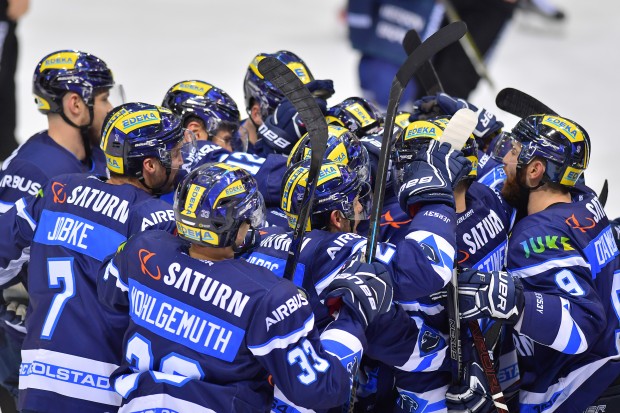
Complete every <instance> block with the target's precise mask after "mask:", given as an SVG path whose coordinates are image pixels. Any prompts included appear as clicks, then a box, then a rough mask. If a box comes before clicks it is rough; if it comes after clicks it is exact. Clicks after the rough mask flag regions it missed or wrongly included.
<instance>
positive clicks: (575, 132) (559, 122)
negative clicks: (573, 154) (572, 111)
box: [542, 116, 584, 143]
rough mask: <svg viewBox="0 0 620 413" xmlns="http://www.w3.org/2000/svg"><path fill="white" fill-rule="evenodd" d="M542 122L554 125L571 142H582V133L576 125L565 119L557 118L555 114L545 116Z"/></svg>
mask: <svg viewBox="0 0 620 413" xmlns="http://www.w3.org/2000/svg"><path fill="white" fill-rule="evenodd" d="M542 124H543V125H548V126H551V127H555V128H556V129H558V130H559V131H560V132H561V133H562V135H564V136H566V138H567V139H568V140H569V141H571V142H573V143H575V142H582V141H583V140H584V137H583V133H582V132H581V131H580V130H579V128H578V127H577V125H575V124H574V123H572V122H569V121H568V120H566V119H562V118H557V117H555V116H545V117H544V118H543V121H542Z"/></svg>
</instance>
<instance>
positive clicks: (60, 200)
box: [52, 182, 67, 204]
mask: <svg viewBox="0 0 620 413" xmlns="http://www.w3.org/2000/svg"><path fill="white" fill-rule="evenodd" d="M52 194H54V203H55V204H64V203H65V202H66V201H67V193H66V192H65V184H61V183H60V182H53V183H52Z"/></svg>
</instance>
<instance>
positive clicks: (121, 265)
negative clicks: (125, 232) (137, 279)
mask: <svg viewBox="0 0 620 413" xmlns="http://www.w3.org/2000/svg"><path fill="white" fill-rule="evenodd" d="M126 244H127V243H126V242H124V243H122V244H121V245H120V246H119V247H118V250H117V251H116V253H115V254H113V255H110V256H109V257H107V258H106V259H105V260H104V261H103V263H102V265H101V267H100V268H99V274H98V276H97V296H98V298H99V302H100V303H101V304H103V305H104V306H105V307H107V308H109V309H111V310H114V311H117V312H121V313H127V312H128V309H129V296H128V295H127V292H128V291H129V284H128V280H127V275H126V274H127V271H126V270H125V260H126V259H125V254H123V251H124V248H125V245H126Z"/></svg>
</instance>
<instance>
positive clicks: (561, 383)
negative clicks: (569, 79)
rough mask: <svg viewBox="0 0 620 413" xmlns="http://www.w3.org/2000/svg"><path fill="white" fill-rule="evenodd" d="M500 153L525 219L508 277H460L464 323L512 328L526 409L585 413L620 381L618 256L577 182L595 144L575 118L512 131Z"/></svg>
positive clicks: (594, 203) (595, 206)
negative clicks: (488, 321)
mask: <svg viewBox="0 0 620 413" xmlns="http://www.w3.org/2000/svg"><path fill="white" fill-rule="evenodd" d="M502 147H506V148H509V151H508V153H507V154H506V155H505V156H504V158H503V162H504V164H505V169H506V176H507V178H506V181H505V183H504V187H503V188H502V194H503V196H504V198H505V199H506V200H508V201H509V202H510V203H511V204H512V205H513V206H515V207H516V208H518V209H521V210H522V214H523V215H524V216H525V217H524V218H523V219H521V220H520V221H518V222H517V223H516V224H515V227H514V229H513V232H512V236H511V239H510V243H509V247H508V261H507V269H508V271H509V273H508V274H506V273H502V272H493V273H490V274H486V275H484V276H481V275H480V274H475V273H474V274H471V273H470V274H467V273H465V274H463V275H462V276H461V277H459V295H460V298H461V299H460V311H461V317H462V319H475V318H478V317H481V316H482V317H495V318H498V319H503V320H505V321H506V322H508V323H513V324H514V328H515V330H516V331H517V332H518V333H519V336H518V340H517V342H516V345H517V351H518V352H519V368H520V370H521V390H520V397H519V399H520V408H521V411H543V410H544V411H549V412H552V411H562V412H568V411H570V412H582V411H584V410H586V408H588V406H590V405H591V404H593V402H594V404H599V403H597V402H595V400H596V398H597V397H598V396H599V395H600V394H601V393H602V392H603V391H605V389H606V388H607V387H608V386H609V385H610V384H611V383H612V382H613V381H614V380H615V379H616V378H617V377H618V375H619V374H620V363H618V361H617V360H618V357H619V356H618V347H617V331H618V328H619V321H618V316H617V314H618V306H617V304H618V300H617V298H618V292H617V290H618V283H617V277H616V273H618V270H619V268H620V259H619V258H618V249H617V247H616V244H615V242H614V239H613V235H612V233H611V228H610V227H609V221H608V219H607V217H606V215H605V212H604V211H603V208H602V207H601V205H600V202H599V201H598V198H596V195H594V193H593V192H592V191H591V190H590V189H589V188H587V187H584V186H580V185H575V182H577V180H578V179H579V177H580V175H581V174H582V173H583V171H584V170H585V169H586V167H587V166H588V162H589V157H590V138H589V136H588V134H587V133H586V131H585V130H584V129H583V128H582V127H581V126H579V125H578V124H577V123H575V122H573V121H571V120H569V119H566V118H562V117H559V116H551V115H533V116H528V117H527V118H524V119H522V120H520V121H519V122H518V123H517V125H516V126H515V127H514V128H513V129H512V132H511V133H504V135H503V137H502V139H501V141H500V144H499V145H498V147H497V148H498V149H499V148H502ZM498 153H499V152H498ZM616 403H617V401H616ZM613 406H614V407H612V404H611V403H608V404H607V407H608V408H609V411H616V410H618V406H617V405H613ZM590 409H591V408H588V410H587V411H596V410H590Z"/></svg>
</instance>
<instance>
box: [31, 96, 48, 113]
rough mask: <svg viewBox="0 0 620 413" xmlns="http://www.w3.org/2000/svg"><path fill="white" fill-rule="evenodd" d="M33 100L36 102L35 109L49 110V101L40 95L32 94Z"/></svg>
mask: <svg viewBox="0 0 620 413" xmlns="http://www.w3.org/2000/svg"><path fill="white" fill-rule="evenodd" d="M34 101H35V103H36V104H37V109H39V110H50V103H49V102H48V101H47V100H45V99H43V98H42V97H41V96H37V95H34Z"/></svg>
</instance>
